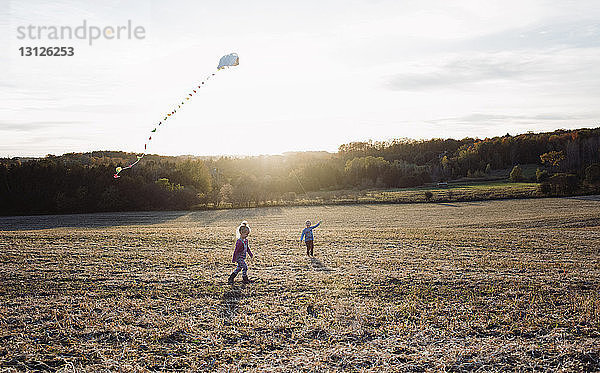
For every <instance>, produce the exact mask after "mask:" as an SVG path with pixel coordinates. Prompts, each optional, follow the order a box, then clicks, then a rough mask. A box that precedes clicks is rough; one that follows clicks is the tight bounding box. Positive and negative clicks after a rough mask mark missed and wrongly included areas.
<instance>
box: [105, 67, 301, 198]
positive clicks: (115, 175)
mask: <svg viewBox="0 0 600 373" xmlns="http://www.w3.org/2000/svg"><path fill="white" fill-rule="evenodd" d="M225 68H229V66H222V67H220V68H218V69H217V71H215V72H213V73H211V74H209V75H208V76H207V77H206V78H204V80H203V81H202V82H201V83H200V84H199V85H198V88H197V89H200V88H202V86H203V85H204V83H205V82H207V81H208V80H209V79H210V78H211V77H213V76H215V74H216V73H217V72H218V71H219V70H223V69H225ZM194 88H196V87H194ZM192 92H193V94H192V93H189V94H188V97H186V98H185V101H181V104H177V109H179V108H181V105H185V102H186V101H188V100H189V99H190V97H194V96H193V95H194V94H196V93H198V91H196V89H192ZM177 109H174V110H173V111H171V112H170V113H167V115H165V117H164V118H163V120H162V121H160V122H158V125H157V126H156V127H154V129H153V130H152V131H150V132H151V133H156V131H157V130H158V127H159V126H160V125H162V124H166V121H167V120H168V119H169V117H171V116H172V115H173V116H174V115H175V113H177ZM150 141H152V135H150V137H148V141H146V143H145V144H144V151H143V152H142V153H141V154H140V155H138V156H137V160H136V161H135V162H133V163H131V164H130V165H128V166H126V167H117V168H116V173H115V174H114V175H113V177H114V178H115V179H118V178H119V177H120V176H119V173H121V171H123V170H127V169H129V168H132V167H133V166H135V165H136V164H138V162H139V161H140V160H141V159H142V158H144V156H145V155H146V153H147V150H148V145H149V144H150ZM302 189H304V188H302Z"/></svg>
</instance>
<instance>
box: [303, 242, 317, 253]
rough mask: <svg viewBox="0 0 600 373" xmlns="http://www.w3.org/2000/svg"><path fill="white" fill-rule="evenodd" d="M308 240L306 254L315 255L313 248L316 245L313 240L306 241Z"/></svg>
mask: <svg viewBox="0 0 600 373" xmlns="http://www.w3.org/2000/svg"><path fill="white" fill-rule="evenodd" d="M305 242H306V255H309V256H313V249H314V248H315V245H313V241H305Z"/></svg>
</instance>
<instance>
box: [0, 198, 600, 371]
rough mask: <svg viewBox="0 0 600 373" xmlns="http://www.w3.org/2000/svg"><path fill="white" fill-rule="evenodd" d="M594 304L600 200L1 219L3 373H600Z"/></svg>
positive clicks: (597, 305)
mask: <svg viewBox="0 0 600 373" xmlns="http://www.w3.org/2000/svg"><path fill="white" fill-rule="evenodd" d="M243 219H246V220H248V221H249V223H250V225H251V227H252V234H251V236H250V239H251V245H252V246H253V248H254V249H253V251H254V252H255V254H256V258H255V259H254V260H250V261H249V267H250V271H249V275H250V277H251V278H254V279H255V282H254V283H252V284H250V285H245V286H244V285H242V284H241V283H240V282H239V278H238V279H237V280H238V282H237V283H236V285H235V286H233V287H231V286H228V285H227V284H226V279H227V276H228V275H229V273H230V272H231V270H232V269H233V265H232V264H231V263H230V262H231V254H232V247H233V244H234V230H235V227H236V226H237V224H239V222H240V221H241V220H243ZM306 219H312V220H313V221H316V220H317V219H322V220H323V221H324V223H323V225H322V226H321V227H319V228H317V229H316V230H315V237H316V241H315V242H316V245H315V254H316V257H315V258H313V259H309V258H307V257H306V256H305V255H303V251H304V249H303V248H302V247H300V246H299V244H298V242H297V240H298V239H299V236H300V229H301V228H302V224H303V222H304V220H306ZM599 290H600V198H598V197H581V198H560V199H559V198H557V199H546V198H541V199H525V200H502V201H486V202H470V203H466V202H465V203H440V204H435V203H429V204H407V205H384V204H380V205H352V206H330V207H326V206H312V207H273V208H263V209H246V210H220V211H203V212H148V213H121V214H90V215H71V216H40V217H1V218H0V341H1V343H0V370H3V369H4V370H7V371H11V370H28V369H29V370H48V371H52V370H63V371H75V370H77V371H98V370H103V369H104V370H116V369H119V368H121V369H122V370H125V371H146V370H225V371H226V370H236V369H240V370H273V371H296V370H307V371H309V370H310V371H327V370H337V369H340V370H341V369H343V370H350V371H363V370H364V371H371V370H372V371H415V372H416V371H471V370H473V371H475V370H478V371H490V370H492V371H498V370H506V371H515V370H540V371H543V370H551V371H555V370H563V371H599V370H600V294H599Z"/></svg>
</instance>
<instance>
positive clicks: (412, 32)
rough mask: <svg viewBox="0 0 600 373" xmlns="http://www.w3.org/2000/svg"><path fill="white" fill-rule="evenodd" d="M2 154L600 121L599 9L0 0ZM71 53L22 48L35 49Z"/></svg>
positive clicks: (230, 148)
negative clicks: (62, 30) (197, 89)
mask: <svg viewBox="0 0 600 373" xmlns="http://www.w3.org/2000/svg"><path fill="white" fill-rule="evenodd" d="M84 20H85V21H86V23H87V25H88V26H89V25H93V26H98V27H106V26H114V27H117V26H122V25H127V22H128V20H131V22H132V24H133V25H134V26H142V27H144V30H145V38H144V39H143V40H135V39H134V40H114V39H113V40H103V39H100V40H96V41H95V42H93V44H92V45H91V46H90V45H89V42H88V41H86V40H48V39H47V38H46V39H45V40H31V39H29V38H26V39H18V36H19V34H18V32H17V28H18V27H20V26H25V27H27V26H29V25H33V26H35V27H38V26H71V27H73V28H75V27H77V26H80V25H82V23H83V21H84ZM0 43H2V47H3V49H4V51H5V52H4V53H3V54H2V56H1V57H0V69H1V71H2V74H1V76H0V101H1V102H2V105H1V106H0V157H6V156H11V157H14V156H44V155H46V154H62V153H65V152H83V151H90V150H124V151H134V152H138V151H141V150H142V149H143V145H144V141H145V140H146V138H147V135H148V132H149V131H150V130H151V129H152V128H154V126H155V124H156V123H157V122H158V121H159V120H161V118H162V117H163V116H164V115H165V113H167V112H170V111H171V110H172V109H173V108H174V107H175V106H176V104H177V103H178V102H180V101H181V99H182V98H183V97H185V96H186V95H187V93H188V92H189V91H190V89H192V88H193V87H194V86H195V85H197V84H198V82H200V81H201V80H202V79H203V78H204V77H205V76H206V75H208V74H210V73H211V72H212V71H214V70H215V67H216V64H217V62H218V59H219V57H221V56H222V55H223V54H226V53H230V52H237V53H238V54H239V56H240V65H239V66H238V67H236V68H232V69H229V70H226V71H222V72H219V74H218V75H217V76H216V77H215V79H214V80H211V81H210V82H209V83H208V85H207V86H206V87H205V88H206V89H204V90H203V91H202V92H201V94H199V95H198V96H196V97H195V98H193V100H192V101H190V104H189V105H186V106H185V107H184V109H183V110H180V111H179V112H178V113H177V114H176V116H175V117H174V118H172V119H170V123H169V124H168V125H167V126H166V127H164V128H162V127H161V129H160V131H159V132H158V133H157V134H156V136H155V137H154V139H153V141H152V145H151V147H150V149H149V150H150V152H153V153H158V154H171V155H176V154H197V155H214V154H239V155H241V154H277V153H282V152H285V151H295V150H329V151H335V150H336V149H337V147H338V145H340V144H342V143H345V142H349V141H358V140H367V139H375V140H385V139H390V138H397V137H410V138H432V137H454V138H463V137H466V136H472V137H482V138H483V137H488V136H495V135H503V134H505V133H507V132H508V133H511V134H516V133H522V132H527V131H545V130H554V129H557V128H579V127H598V126H600V121H599V118H600V108H599V105H598V102H600V2H599V1H597V0H590V1H587V0H580V1H568V0H560V1H541V0H540V1H535V0H532V1H529V0H519V1H511V0H502V1H482V0H473V1H460V0H457V1H446V0H437V1H419V2H416V1H402V0H390V1H387V0H369V1H367V0H364V1H360V0H345V1H341V0H340V1H335V0H332V1H329V0H319V1H310V0H306V1H296V2H283V1H275V0H269V1H267V0H256V1H241V0H230V1H204V0H201V1H174V2H165V1H144V2H135V5H134V2H123V1H102V2H91V1H60V0H53V1H48V0H44V1H35V0H24V1H15V0H8V1H6V0H5V1H2V2H1V3H0ZM42 45H43V46H59V47H60V46H72V47H74V51H75V55H74V56H72V57H33V56H32V57H22V56H20V52H19V48H20V47H27V46H31V47H33V46H42Z"/></svg>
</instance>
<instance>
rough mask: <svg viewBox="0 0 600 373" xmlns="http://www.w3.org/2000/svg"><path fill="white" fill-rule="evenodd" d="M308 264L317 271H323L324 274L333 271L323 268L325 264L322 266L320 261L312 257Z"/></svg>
mask: <svg viewBox="0 0 600 373" xmlns="http://www.w3.org/2000/svg"><path fill="white" fill-rule="evenodd" d="M310 264H311V265H312V267H313V268H314V269H316V270H317V271H325V272H331V271H333V269H331V268H328V267H327V266H325V264H323V262H322V261H320V260H319V259H317V258H315V257H314V256H311V257H310Z"/></svg>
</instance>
